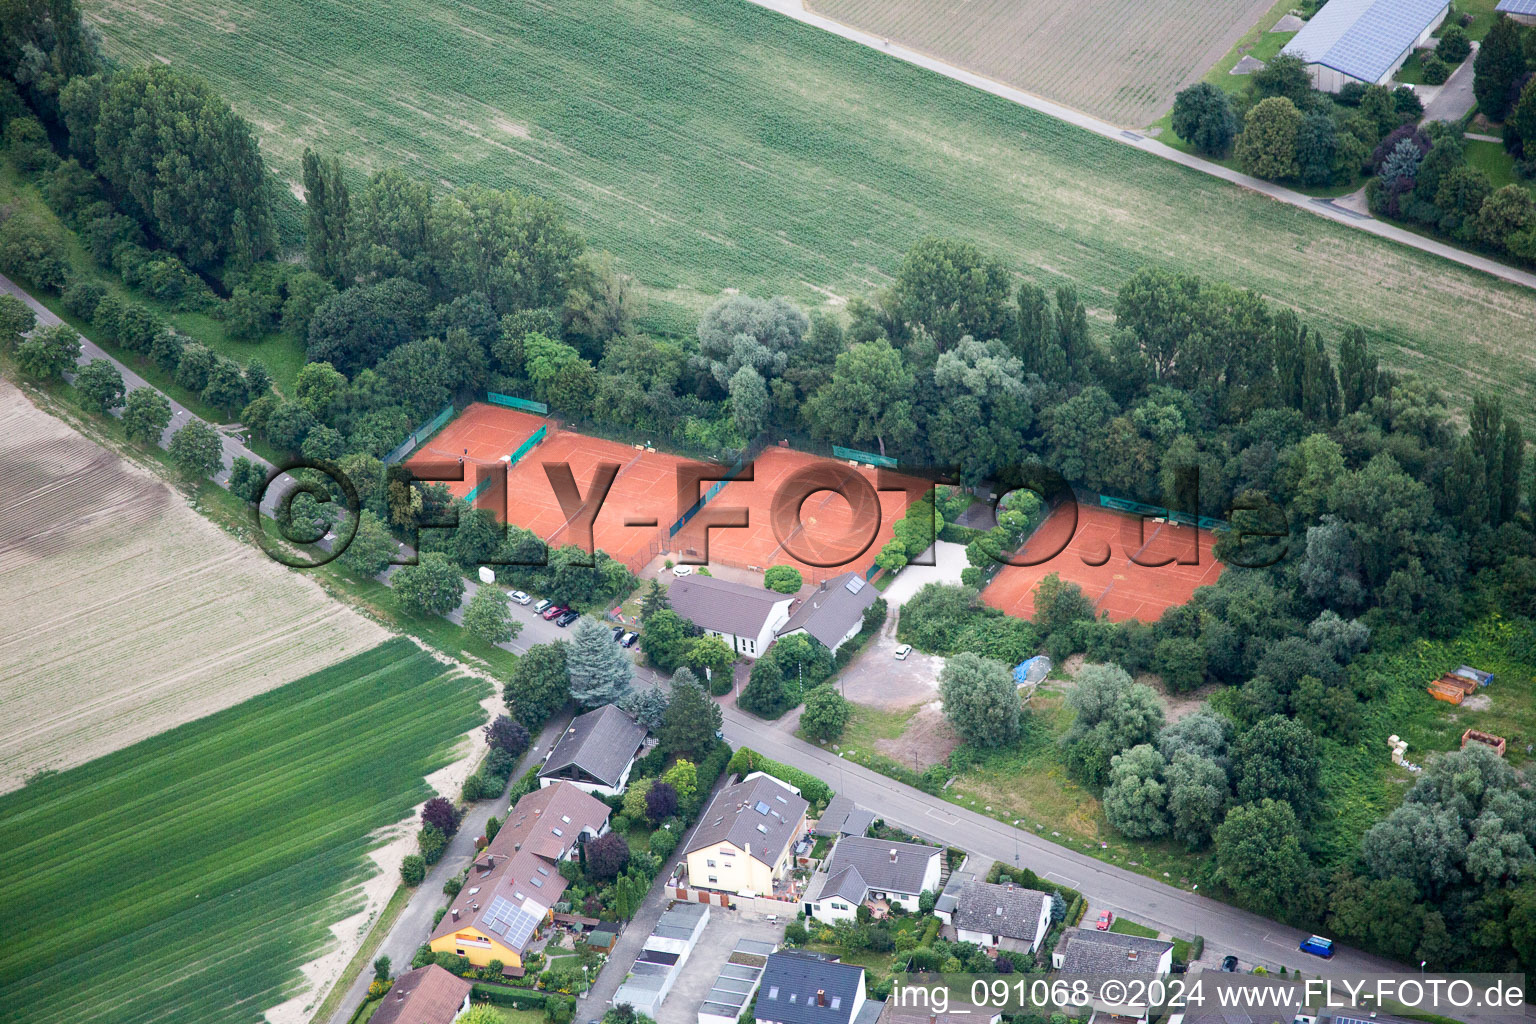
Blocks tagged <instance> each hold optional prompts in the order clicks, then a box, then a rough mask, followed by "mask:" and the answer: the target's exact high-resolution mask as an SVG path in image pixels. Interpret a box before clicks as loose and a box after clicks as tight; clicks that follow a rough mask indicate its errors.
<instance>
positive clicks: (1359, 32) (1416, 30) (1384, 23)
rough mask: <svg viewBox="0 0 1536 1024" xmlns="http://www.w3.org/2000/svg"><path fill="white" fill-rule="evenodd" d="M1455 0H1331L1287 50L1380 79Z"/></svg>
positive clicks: (1366, 79)
mask: <svg viewBox="0 0 1536 1024" xmlns="http://www.w3.org/2000/svg"><path fill="white" fill-rule="evenodd" d="M1448 2H1449V0H1329V2H1328V3H1327V4H1325V5H1324V6H1323V9H1322V10H1320V11H1318V12H1317V13H1316V14H1314V15H1313V16H1312V20H1311V21H1309V22H1307V23H1306V25H1305V26H1303V27H1302V30H1301V31H1300V32H1297V33H1296V35H1295V37H1294V38H1292V39H1291V41H1290V42H1288V43H1286V44H1285V48H1284V49H1283V50H1281V51H1280V52H1281V53H1288V54H1294V55H1296V56H1299V57H1301V58H1302V59H1303V60H1305V61H1306V62H1307V63H1309V64H1322V65H1324V66H1325V67H1330V68H1333V69H1334V70H1335V71H1342V72H1343V73H1344V74H1346V75H1349V76H1350V77H1352V78H1358V79H1360V80H1361V81H1364V82H1374V81H1376V80H1377V79H1379V78H1380V77H1381V76H1382V75H1385V74H1386V73H1387V71H1388V70H1390V69H1391V67H1392V64H1393V62H1394V61H1396V60H1397V58H1398V57H1400V56H1402V54H1403V52H1404V51H1405V50H1407V49H1408V48H1409V47H1410V46H1412V45H1413V43H1414V40H1416V39H1417V38H1418V37H1419V35H1420V34H1421V33H1423V31H1424V30H1425V29H1426V28H1428V27H1429V26H1430V23H1431V22H1433V21H1434V20H1435V18H1437V17H1439V15H1440V12H1441V11H1443V10H1445V7H1446V4H1447V3H1448Z"/></svg>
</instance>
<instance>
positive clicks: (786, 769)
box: [699, 747, 832, 807]
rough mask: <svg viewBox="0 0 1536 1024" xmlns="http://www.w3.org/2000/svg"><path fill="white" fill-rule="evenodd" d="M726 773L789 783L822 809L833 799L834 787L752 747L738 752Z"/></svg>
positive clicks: (701, 780)
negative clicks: (762, 776)
mask: <svg viewBox="0 0 1536 1024" xmlns="http://www.w3.org/2000/svg"><path fill="white" fill-rule="evenodd" d="M726 771H729V772H733V773H735V774H737V775H742V776H745V775H749V774H751V773H752V772H762V773H763V774H765V775H772V776H773V777H774V778H776V779H778V780H779V781H780V782H787V783H789V784H790V785H791V786H794V787H795V788H796V789H798V790H800V795H801V796H803V797H805V799H806V800H808V801H810V802H811V803H812V804H816V805H818V806H821V807H825V806H826V805H827V801H829V800H831V799H832V787H831V786H829V785H827V784H826V783H825V782H822V781H821V780H820V779H818V778H816V777H815V776H814V775H809V774H807V773H805V772H803V771H801V770H800V769H798V768H791V767H790V766H789V765H787V764H780V763H779V762H777V761H770V760H768V758H766V757H764V756H763V755H761V754H759V753H758V752H757V751H755V750H753V749H751V748H750V747H742V748H741V749H740V750H738V751H736V754H735V756H733V757H732V758H731V761H730V764H728V765H727V766H726ZM699 780H700V782H701V783H704V781H705V780H704V775H703V773H702V772H701V773H700V775H699Z"/></svg>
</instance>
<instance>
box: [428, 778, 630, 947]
mask: <svg viewBox="0 0 1536 1024" xmlns="http://www.w3.org/2000/svg"><path fill="white" fill-rule="evenodd" d="M607 828H608V805H607V804H605V803H603V802H602V801H601V800H599V799H597V798H596V797H594V796H592V795H591V794H589V793H585V792H582V790H580V789H578V788H577V787H576V786H574V785H572V784H571V783H569V782H556V783H554V784H553V785H550V786H548V787H545V788H543V789H537V790H534V791H533V792H532V793H529V794H528V795H527V796H525V797H523V798H522V799H521V800H519V801H518V802H517V805H516V806H515V807H513V808H512V810H511V811H510V812H509V813H508V815H507V821H506V823H505V824H504V825H502V827H501V831H500V832H497V833H496V837H495V838H494V839H492V840H491V841H490V843H489V844H488V845H487V846H486V848H485V849H484V850H482V851H481V853H480V856H479V857H478V858H477V859H476V860H475V862H474V864H473V865H472V866H471V867H470V869H469V877H468V878H467V879H465V881H464V886H463V888H461V889H460V890H459V894H458V895H457V896H456V897H454V900H453V903H452V904H451V905H450V907H449V910H448V913H446V914H444V915H443V919H442V921H440V922H439V923H438V925H437V928H436V929H434V930H433V932H432V937H431V940H430V944H431V946H432V951H433V952H434V953H454V954H457V955H458V956H462V957H468V958H469V962H470V963H472V964H474V965H475V966H476V967H484V966H486V965H487V964H489V963H490V962H491V961H492V960H499V961H501V963H502V964H503V965H504V966H505V967H506V968H509V969H515V968H519V967H521V966H522V962H523V951H524V950H525V949H526V948H527V947H528V943H529V942H530V941H531V940H532V939H533V937H534V936H535V935H536V934H537V933H538V930H539V928H540V927H542V926H543V925H544V924H545V923H546V922H547V921H548V920H550V916H551V913H552V911H553V908H554V906H555V904H556V903H558V902H560V896H561V894H562V893H564V892H565V887H566V881H565V878H564V876H562V875H561V874H560V861H562V860H566V859H569V858H572V857H575V856H576V855H577V854H578V850H577V847H578V846H579V845H580V844H581V843H583V842H585V841H586V840H587V839H590V838H593V837H596V836H599V835H602V834H603V832H605V831H606V830H607Z"/></svg>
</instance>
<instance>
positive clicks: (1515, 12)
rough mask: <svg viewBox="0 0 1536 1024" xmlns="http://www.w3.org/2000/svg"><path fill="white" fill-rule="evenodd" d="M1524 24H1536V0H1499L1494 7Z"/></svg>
mask: <svg viewBox="0 0 1536 1024" xmlns="http://www.w3.org/2000/svg"><path fill="white" fill-rule="evenodd" d="M1494 10H1495V11H1500V12H1502V13H1504V14H1507V15H1509V16H1510V17H1511V18H1513V19H1514V20H1515V21H1518V22H1519V23H1520V24H1522V25H1536V0H1499V5H1498V6H1497V7H1495V8H1494Z"/></svg>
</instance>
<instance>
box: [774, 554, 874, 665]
mask: <svg viewBox="0 0 1536 1024" xmlns="http://www.w3.org/2000/svg"><path fill="white" fill-rule="evenodd" d="M850 587H851V588H853V589H850ZM879 596H880V594H879V593H878V592H877V591H876V590H875V588H874V587H873V586H871V585H869V584H868V583H866V582H865V580H864V576H863V574H862V573H857V572H845V573H843V574H842V575H841V576H834V577H832V578H831V579H829V580H826V581H824V582H823V583H822V584H821V586H819V587H817V588H816V589H815V590H814V591H813V592H812V593H811V595H810V596H809V597H807V598H806V599H805V600H804V601H801V602H800V607H798V608H796V609H795V610H794V613H793V614H792V615H790V617H789V621H788V622H786V623H784V625H782V626H780V627H779V632H778V635H779V636H783V635H784V634H786V633H793V632H794V631H795V630H797V629H803V630H805V631H806V632H807V633H809V634H811V636H813V637H815V638H816V639H817V640H820V641H821V642H822V643H824V644H826V645H827V646H828V647H836V646H837V644H838V642H839V641H841V640H842V639H843V637H845V636H847V635H848V631H849V630H850V629H852V628H853V627H854V626H856V625H859V624H860V623H862V622H863V619H864V609H866V608H868V607H869V606H870V605H872V604H874V603H875V600H876V599H877V598H878V597H879Z"/></svg>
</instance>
